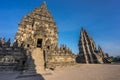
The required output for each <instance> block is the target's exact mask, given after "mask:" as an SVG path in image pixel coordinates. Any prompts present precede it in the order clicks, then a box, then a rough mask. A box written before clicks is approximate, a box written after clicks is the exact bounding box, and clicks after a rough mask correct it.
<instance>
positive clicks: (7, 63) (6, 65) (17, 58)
mask: <svg viewBox="0 0 120 80" xmlns="http://www.w3.org/2000/svg"><path fill="white" fill-rule="evenodd" d="M10 44H11V43H10V39H9V40H8V41H5V38H4V39H0V71H10V70H11V71H14V70H23V69H24V64H25V59H26V56H25V55H24V53H25V50H24V49H23V48H21V47H18V46H17V43H14V44H13V45H10Z"/></svg>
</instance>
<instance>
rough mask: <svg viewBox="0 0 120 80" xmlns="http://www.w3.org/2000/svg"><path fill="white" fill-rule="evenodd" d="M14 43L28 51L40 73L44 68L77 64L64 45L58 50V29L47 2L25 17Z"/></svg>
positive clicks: (27, 53)
mask: <svg viewBox="0 0 120 80" xmlns="http://www.w3.org/2000/svg"><path fill="white" fill-rule="evenodd" d="M14 42H17V43H18V46H19V47H23V48H24V49H26V51H27V52H26V55H27V56H31V58H32V59H33V60H34V64H35V66H36V67H35V68H36V70H37V72H38V73H40V72H41V70H43V69H44V68H55V67H56V66H61V65H63V66H64V65H66V64H73V63H75V55H74V54H73V53H72V51H71V50H70V49H68V48H67V47H66V46H64V45H62V46H61V47H60V48H58V28H57V25H56V23H55V22H54V19H53V17H52V15H51V13H50V12H49V11H48V9H47V7H46V3H45V2H44V3H43V4H42V6H41V7H40V8H36V9H35V10H33V11H32V12H30V13H29V14H28V15H26V16H24V17H23V19H22V20H21V22H20V23H19V28H18V31H17V33H16V36H15V40H14ZM28 62H30V60H29V61H28ZM27 64H28V65H31V66H32V65H33V64H30V63H27Z"/></svg>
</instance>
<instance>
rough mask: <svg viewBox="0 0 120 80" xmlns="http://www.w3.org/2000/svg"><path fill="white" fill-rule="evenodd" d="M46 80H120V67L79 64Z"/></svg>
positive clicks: (53, 74)
mask: <svg viewBox="0 0 120 80" xmlns="http://www.w3.org/2000/svg"><path fill="white" fill-rule="evenodd" d="M43 77H44V79H45V80H120V65H112V64H77V65H75V66H66V67H65V68H59V69H57V70H55V71H53V73H52V74H51V75H43Z"/></svg>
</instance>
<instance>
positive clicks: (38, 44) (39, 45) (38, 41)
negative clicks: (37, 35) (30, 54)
mask: <svg viewBox="0 0 120 80" xmlns="http://www.w3.org/2000/svg"><path fill="white" fill-rule="evenodd" d="M37 47H38V48H42V39H38V40H37Z"/></svg>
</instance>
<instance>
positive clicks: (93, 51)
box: [77, 28, 110, 64]
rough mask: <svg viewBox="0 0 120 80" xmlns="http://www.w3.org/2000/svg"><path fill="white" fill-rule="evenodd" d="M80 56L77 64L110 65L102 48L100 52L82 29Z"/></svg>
mask: <svg viewBox="0 0 120 80" xmlns="http://www.w3.org/2000/svg"><path fill="white" fill-rule="evenodd" d="M78 46H79V55H78V57H77V62H80V63H87V64H88V63H110V61H109V57H108V56H107V55H106V54H105V53H104V52H103V51H102V49H101V48H100V46H99V47H98V50H97V48H96V44H95V42H94V40H93V39H92V38H91V37H90V36H89V34H88V33H87V32H86V30H85V29H83V28H82V30H81V33H80V40H79V44H78Z"/></svg>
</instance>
